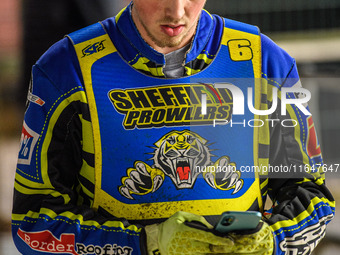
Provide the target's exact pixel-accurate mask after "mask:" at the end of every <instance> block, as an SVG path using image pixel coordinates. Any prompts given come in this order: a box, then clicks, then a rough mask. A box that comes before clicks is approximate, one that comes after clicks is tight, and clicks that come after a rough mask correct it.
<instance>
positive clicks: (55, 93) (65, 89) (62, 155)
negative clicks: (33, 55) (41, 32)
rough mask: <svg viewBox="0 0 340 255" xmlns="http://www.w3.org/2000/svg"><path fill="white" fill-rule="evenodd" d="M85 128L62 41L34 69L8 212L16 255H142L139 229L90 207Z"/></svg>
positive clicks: (83, 107)
mask: <svg viewBox="0 0 340 255" xmlns="http://www.w3.org/2000/svg"><path fill="white" fill-rule="evenodd" d="M90 126H91V118H90V115H89V110H88V104H87V98H86V92H85V91H84V89H83V82H82V78H81V76H80V71H79V66H78V65H77V62H76V59H75V53H74V52H73V49H72V48H71V46H70V43H69V42H68V39H67V38H65V39H63V40H62V41H60V42H58V43H57V44H55V45H54V46H52V47H51V48H50V49H49V50H48V51H47V52H46V53H45V54H44V55H43V56H42V57H41V58H40V59H39V61H38V62H37V64H36V65H35V66H34V67H33V69H32V81H31V86H30V91H29V93H28V106H27V109H26V112H25V117H24V123H23V129H22V135H21V142H20V151H19V155H18V164H17V170H16V177H15V190H14V205H13V214H12V234H13V239H14V243H15V245H16V247H17V249H18V250H19V251H20V253H22V254H52V253H58V254H140V247H139V246H140V233H141V229H142V228H141V227H140V226H136V225H130V224H128V222H126V221H125V220H124V219H117V218H115V217H114V216H112V215H107V214H106V213H105V212H102V211H95V210H93V209H92V204H93V197H94V170H93V169H94V167H93V161H94V158H93V148H92V147H91V137H92V136H91V135H92V134H91V129H88V128H85V127H90ZM92 144H93V142H92Z"/></svg>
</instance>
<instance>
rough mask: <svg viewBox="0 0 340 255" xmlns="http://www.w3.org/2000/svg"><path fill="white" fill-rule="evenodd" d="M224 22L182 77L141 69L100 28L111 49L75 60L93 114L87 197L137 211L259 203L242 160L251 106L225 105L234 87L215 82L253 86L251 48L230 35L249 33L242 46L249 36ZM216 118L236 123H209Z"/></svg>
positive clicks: (144, 214) (209, 211)
mask: <svg viewBox="0 0 340 255" xmlns="http://www.w3.org/2000/svg"><path fill="white" fill-rule="evenodd" d="M229 30H230V29H229ZM226 32H228V33H227V34H228V36H229V37H228V36H225V37H224V39H223V40H222V45H221V48H220V50H219V53H218V55H217V56H216V58H215V59H214V61H213V62H212V63H211V64H210V65H209V66H208V67H207V68H206V69H204V70H203V71H201V72H199V73H197V74H196V75H192V76H189V77H185V78H180V79H162V78H155V77H152V76H148V75H145V74H143V73H142V72H140V71H137V70H135V69H133V68H132V67H131V66H129V65H128V64H127V63H126V62H125V61H124V60H122V59H121V57H120V55H119V54H118V52H117V51H116V50H115V48H114V46H113V45H111V46H110V47H108V46H107V45H105V44H106V43H111V41H110V40H109V38H108V37H107V38H106V39H105V41H104V43H103V48H104V49H107V48H111V52H108V53H107V54H103V56H101V57H100V58H98V60H97V59H96V60H94V61H93V63H92V64H91V65H90V68H82V71H83V74H84V72H85V73H86V72H87V74H85V75H84V77H85V78H86V79H85V87H86V92H87V93H88V94H89V95H90V96H89V105H90V111H91V119H92V123H94V143H95V160H96V161H95V163H96V166H95V169H96V170H95V171H96V189H95V202H94V203H95V206H96V207H102V208H104V209H105V210H107V211H109V212H111V213H112V214H113V215H115V216H117V217H125V218H128V219H137V220H139V219H152V218H163V217H169V216H171V215H172V214H173V213H174V212H176V211H178V210H183V211H190V212H193V213H197V214H201V215H217V214H220V213H221V212H223V211H226V210H247V209H249V208H250V207H252V206H253V205H254V204H255V203H259V201H258V199H260V197H261V195H260V191H259V183H258V179H257V178H256V174H255V173H253V172H251V171H250V172H249V171H242V168H241V167H246V166H252V165H254V158H256V155H255V154H254V140H255V138H254V130H253V128H250V127H248V126H247V125H244V124H241V123H244V119H247V120H248V119H254V115H253V114H252V113H251V112H249V111H248V110H247V108H245V113H244V115H242V116H241V115H239V116H238V115H233V114H232V111H233V99H234V98H233V97H235V96H233V93H231V91H230V90H229V89H227V88H225V87H223V86H220V87H219V85H220V84H232V85H234V86H236V87H238V88H239V89H240V90H241V91H242V92H243V95H247V88H248V87H254V75H255V74H254V72H255V71H254V70H256V68H257V67H256V66H255V65H257V64H256V63H255V62H254V61H253V58H254V55H245V54H242V52H240V50H239V47H238V45H240V43H241V44H242V43H243V42H244V40H247V41H249V42H250V43H251V41H250V40H253V41H254V42H253V44H254V46H250V45H248V46H247V49H250V50H251V54H253V52H256V49H252V48H251V47H257V45H256V44H257V43H256V41H257V39H258V38H257V37H258V36H257V35H252V34H248V33H245V32H239V31H234V30H230V31H225V33H226ZM239 36H241V37H240V38H239ZM242 36H243V37H242ZM244 36H246V39H244ZM104 37H105V35H104ZM235 38H236V39H235ZM238 38H239V39H238ZM237 40H239V44H237V43H235V41H237ZM76 49H77V45H76ZM235 51H237V52H235ZM244 53H247V52H246V51H244ZM255 57H256V56H255ZM237 58H238V59H237ZM79 59H80V62H81V63H82V61H86V60H85V59H84V58H83V59H81V58H79ZM81 66H82V64H81ZM239 77H242V79H240V78H239ZM217 84H219V85H217ZM204 98H205V99H204ZM202 100H203V101H205V102H206V107H204V106H203V108H204V109H206V113H205V114H204V113H203V112H202V104H203V101H202ZM217 119H218V120H228V121H230V120H232V121H233V122H234V123H239V124H236V125H233V126H232V127H231V126H230V125H215V126H214V120H215V121H216V120H217ZM215 123H216V122H215ZM243 170H244V169H243Z"/></svg>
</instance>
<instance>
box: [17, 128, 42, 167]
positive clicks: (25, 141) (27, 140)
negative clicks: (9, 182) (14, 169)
mask: <svg viewBox="0 0 340 255" xmlns="http://www.w3.org/2000/svg"><path fill="white" fill-rule="evenodd" d="M38 138H39V134H37V133H36V132H34V131H33V130H32V129H30V128H29V127H28V126H27V124H26V122H24V125H23V127H22V132H21V140H20V150H19V157H18V164H22V165H29V164H31V159H32V154H33V150H34V147H35V145H36V143H37V141H38Z"/></svg>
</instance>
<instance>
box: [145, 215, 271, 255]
mask: <svg viewBox="0 0 340 255" xmlns="http://www.w3.org/2000/svg"><path fill="white" fill-rule="evenodd" d="M145 231H146V238H147V250H148V254H152V255H154V254H161V255H175V254H178V255H179V254H183V255H191V254H253V255H260V254H261V255H272V254H273V250H274V236H273V233H272V230H271V229H270V227H269V225H268V224H267V223H265V222H263V221H261V222H260V223H259V225H258V227H257V228H256V229H255V230H251V231H238V232H232V233H229V234H227V235H226V236H223V237H222V236H220V235H219V234H218V233H216V232H215V231H214V230H213V227H212V226H211V225H210V224H209V223H208V222H207V221H206V220H205V219H204V217H202V216H199V215H195V214H192V213H188V212H177V213H176V214H174V215H173V216H171V217H170V218H169V219H168V220H166V221H165V222H163V223H161V224H153V225H149V226H146V227H145Z"/></svg>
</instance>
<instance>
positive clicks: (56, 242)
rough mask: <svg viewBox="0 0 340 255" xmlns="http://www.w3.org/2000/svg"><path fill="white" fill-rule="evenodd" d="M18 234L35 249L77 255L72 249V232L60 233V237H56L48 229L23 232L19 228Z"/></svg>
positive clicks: (73, 239)
mask: <svg viewBox="0 0 340 255" xmlns="http://www.w3.org/2000/svg"><path fill="white" fill-rule="evenodd" d="M18 235H19V237H20V238H21V239H22V240H23V241H24V242H25V243H26V244H27V245H28V246H29V247H31V248H32V250H35V251H39V252H46V253H49V254H58V253H62V254H73V255H78V253H77V252H76V251H75V249H74V242H75V238H74V234H61V235H60V239H58V238H56V237H55V236H54V235H53V234H52V233H51V232H50V231H48V230H45V231H41V232H24V231H22V230H21V229H19V230H18Z"/></svg>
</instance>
